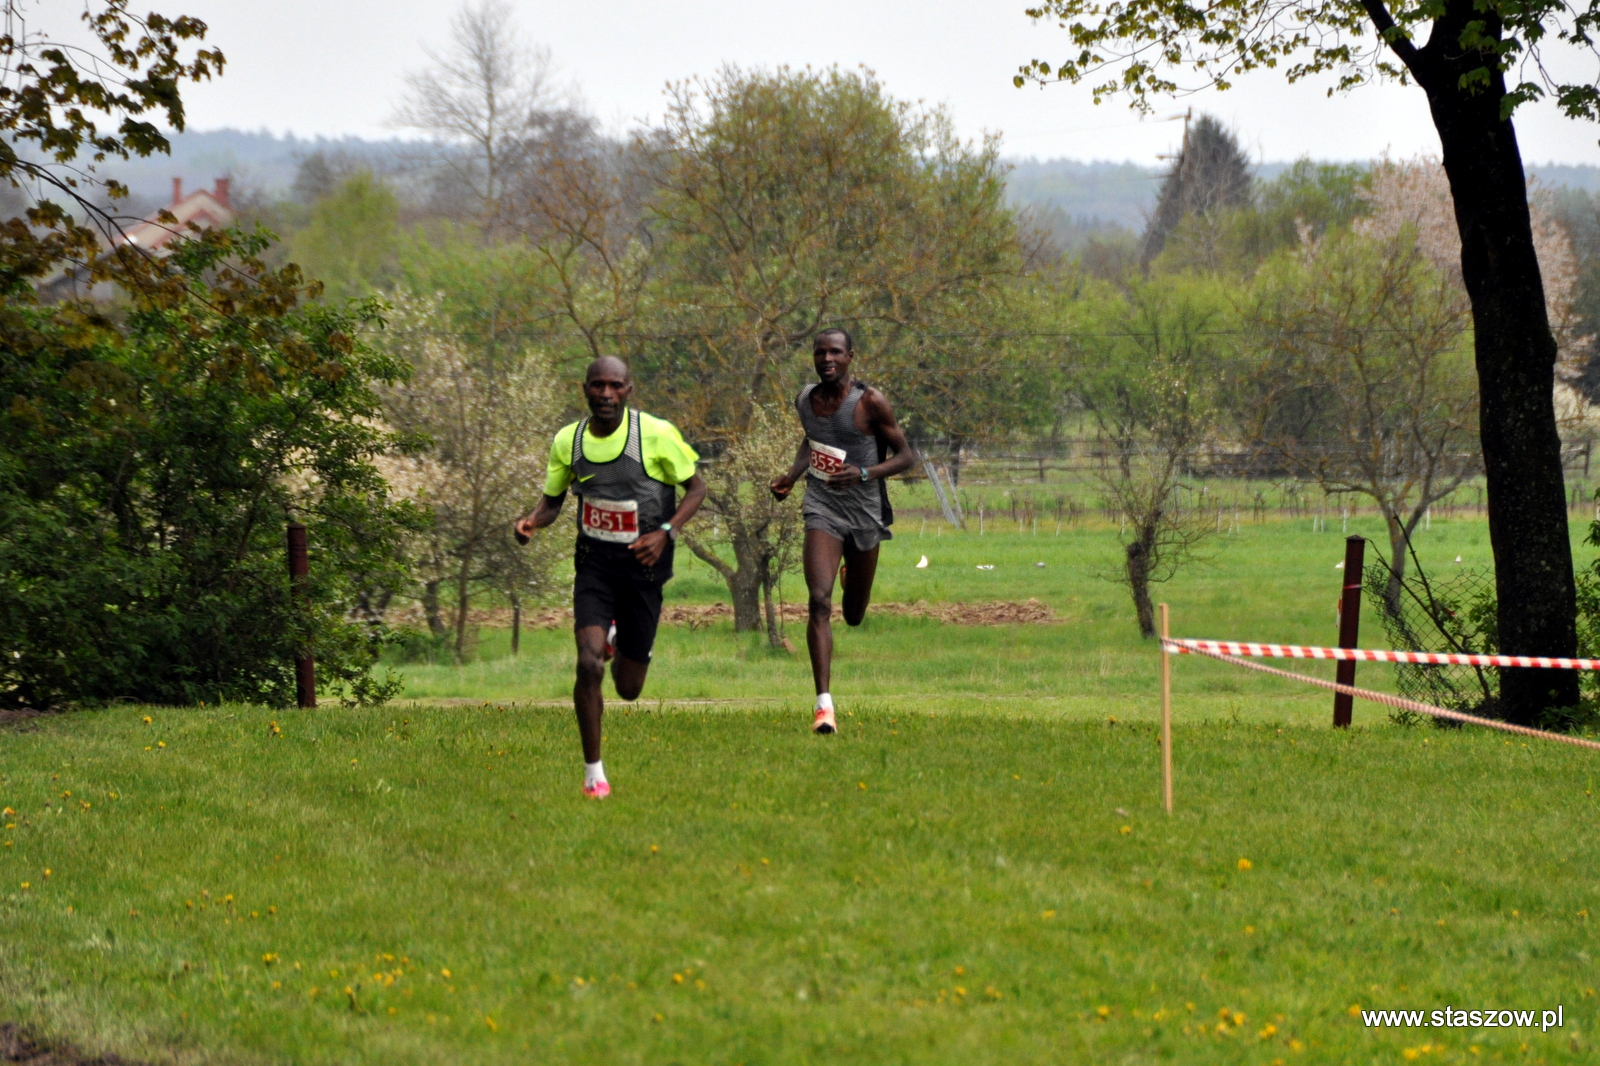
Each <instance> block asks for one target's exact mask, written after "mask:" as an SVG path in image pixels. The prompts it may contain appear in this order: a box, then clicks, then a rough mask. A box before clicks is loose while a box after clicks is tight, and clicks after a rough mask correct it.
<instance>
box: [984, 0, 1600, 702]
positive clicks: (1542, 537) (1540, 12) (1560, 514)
mask: <svg viewBox="0 0 1600 1066" xmlns="http://www.w3.org/2000/svg"><path fill="white" fill-rule="evenodd" d="M1029 14H1030V15H1031V16H1032V17H1034V18H1036V19H1039V18H1050V19H1053V20H1055V21H1056V22H1057V23H1058V24H1059V25H1060V26H1062V27H1063V28H1065V29H1066V30H1067V31H1068V34H1069V35H1070V37H1071V40H1072V47H1073V49H1074V51H1073V53H1072V55H1070V56H1069V57H1068V58H1067V59H1066V60H1064V61H1063V62H1062V63H1060V64H1059V65H1058V66H1052V65H1051V64H1050V63H1048V62H1046V61H1044V60H1035V61H1033V62H1032V63H1030V64H1028V65H1027V66H1025V67H1023V68H1022V70H1021V72H1020V73H1019V74H1018V75H1017V77H1016V82H1017V84H1018V85H1022V84H1024V83H1025V82H1026V81H1027V79H1029V78H1035V79H1039V80H1041V81H1044V80H1053V79H1065V80H1067V81H1073V82H1076V81H1080V80H1082V79H1084V78H1086V77H1091V76H1094V75H1095V73H1096V72H1097V71H1101V70H1106V69H1108V68H1110V69H1112V70H1113V73H1112V76H1111V77H1109V78H1108V79H1107V80H1106V81H1104V82H1102V83H1101V84H1099V85H1097V86H1096V87H1095V90H1094V91H1095V98H1096V99H1097V100H1098V99H1100V98H1102V97H1104V96H1106V95H1108V94H1112V93H1116V92H1126V93H1129V94H1131V96H1132V98H1133V102H1134V104H1135V105H1136V106H1143V107H1148V106H1149V104H1148V100H1149V97H1150V96H1151V95H1152V94H1160V93H1170V92H1173V91H1174V90H1176V89H1178V88H1179V85H1178V83H1177V82H1176V81H1175V80H1173V79H1174V78H1176V77H1178V76H1179V74H1178V73H1177V72H1178V71H1182V70H1189V71H1192V72H1194V73H1195V75H1196V76H1197V78H1198V80H1199V81H1200V82H1201V83H1202V84H1206V85H1211V86H1215V87H1217V88H1227V87H1228V86H1229V85H1230V80H1231V79H1232V78H1234V77H1237V76H1239V75H1240V74H1243V73H1246V72H1248V71H1251V70H1256V69H1258V68H1262V67H1277V66H1278V65H1280V64H1282V65H1283V66H1284V68H1285V74H1286V76H1287V77H1288V78H1289V80H1290V81H1297V80H1299V79H1301V78H1305V77H1309V76H1313V75H1317V74H1322V73H1325V72H1330V71H1336V72H1338V74H1339V83H1338V84H1339V87H1340V88H1341V89H1349V88H1354V87H1355V86H1358V85H1361V84H1364V83H1366V82H1368V81H1370V80H1374V79H1378V78H1395V79H1398V80H1400V81H1401V82H1402V83H1408V82H1415V83H1416V84H1417V85H1418V86H1420V87H1421V88H1422V90H1423V92H1424V93H1426V95H1427V98H1428V106H1429V109H1430V110H1431V112H1432V114H1433V121H1434V126H1435V128H1436V129H1437V130H1438V132H1439V139H1440V143H1441V145H1442V147H1443V150H1444V168H1445V172H1446V173H1447V174H1448V175H1449V179H1450V189H1451V192H1452V193H1453V198H1454V203H1455V216H1456V225H1457V229H1458V232H1459V234H1460V237H1461V275H1462V280H1463V281H1464V283H1465V285H1466V289H1467V293H1468V295H1469V297H1470V298H1471V302H1472V312H1473V320H1474V331H1473V337H1474V346H1475V349H1474V354H1475V363H1476V367H1477V374H1478V395H1479V405H1480V411H1479V431H1480V436H1481V440H1482V445H1483V456H1484V466H1485V470H1486V473H1487V480H1488V490H1489V499H1490V507H1489V537H1490V542H1491V544H1492V546H1493V549H1494V557H1495V585H1496V589H1497V594H1498V621H1497V625H1498V628H1499V633H1500V640H1501V645H1502V649H1503V650H1504V651H1506V652H1509V653H1513V654H1526V655H1549V656H1571V655H1573V654H1575V649H1576V647H1577V643H1576V642H1577V630H1576V628H1575V626H1576V623H1575V617H1576V610H1577V607H1576V599H1575V596H1576V593H1575V589H1574V585H1573V570H1572V549H1571V541H1570V539H1569V535H1568V532H1567V513H1566V488H1565V485H1564V482H1563V475H1562V467H1561V436H1560V433H1559V431H1558V429H1557V426H1556V413H1555V405H1554V401H1553V397H1552V391H1553V386H1554V384H1555V365H1556V340H1555V338H1554V336H1553V335H1552V333H1551V329H1550V322H1549V320H1548V318H1547V317H1546V314H1545V298H1544V288H1543V284H1542V281H1541V279H1540V276H1539V263H1538V258H1537V256H1536V254H1535V251H1534V239H1533V230H1532V225H1531V222H1530V219H1529V212H1528V196H1527V185H1526V182H1525V179H1524V176H1523V168H1522V157H1521V153H1520V150H1519V149H1518V146H1517V137H1516V130H1515V128H1514V126H1513V124H1512V115H1513V113H1514V112H1515V110H1516V109H1517V107H1518V106H1520V105H1521V104H1524V103H1527V102H1529V101H1531V100H1534V99H1537V98H1539V97H1541V96H1544V95H1547V94H1553V95H1554V96H1555V99H1556V102H1557V104H1558V105H1559V106H1560V107H1561V108H1562V110H1563V111H1564V112H1565V113H1566V114H1568V115H1569V116H1572V117H1574V118H1588V119H1595V118H1600V86H1597V85H1595V84H1593V83H1583V82H1567V83H1558V82H1556V81H1554V80H1553V79H1552V78H1551V77H1550V76H1549V74H1548V73H1547V72H1548V70H1549V68H1548V67H1546V66H1545V65H1544V64H1543V63H1542V62H1541V54H1542V51H1543V49H1544V48H1545V46H1546V45H1547V44H1548V43H1550V42H1552V41H1554V42H1565V43H1569V44H1574V45H1578V46H1580V47H1582V46H1587V45H1588V44H1589V42H1590V41H1591V34H1592V33H1593V31H1594V29H1595V27H1596V26H1597V25H1600V0H1588V3H1587V4H1584V3H1579V4H1577V5H1569V4H1567V3H1565V2H1564V0H1533V2H1531V3H1521V2H1517V3H1513V2H1511V0H1426V2H1424V0H1394V2H1392V3H1386V2H1385V0H1316V2H1313V3H1299V2H1291V0H1203V2H1202V3H1200V4H1198V5H1196V4H1188V3H1179V2H1177V0H1126V2H1116V3H1111V2H1107V0H1044V2H1043V3H1040V4H1039V5H1038V6H1037V7H1034V8H1031V9H1030V10H1029ZM1424 36H1425V37H1426V40H1425V41H1423V42H1422V43H1419V41H1421V38H1422V37H1424ZM1513 68H1521V69H1524V70H1528V71H1530V72H1532V73H1533V76H1534V77H1535V78H1537V79H1538V80H1529V81H1521V82H1517V83H1516V84H1511V83H1509V82H1508V80H1507V72H1508V71H1510V70H1512V69H1513ZM1502 695H1503V697H1504V700H1505V708H1506V712H1507V716H1508V718H1510V719H1511V720H1512V721H1515V722H1521V723H1532V722H1535V721H1537V720H1538V718H1539V715H1540V712H1541V711H1542V710H1543V709H1544V708H1546V707H1549V706H1570V705H1572V704H1574V703H1576V702H1577V699H1578V685H1577V679H1576V677H1575V676H1574V675H1573V673H1572V672H1571V671H1548V670H1510V671H1506V675H1505V678H1504V680H1503V685H1502Z"/></svg>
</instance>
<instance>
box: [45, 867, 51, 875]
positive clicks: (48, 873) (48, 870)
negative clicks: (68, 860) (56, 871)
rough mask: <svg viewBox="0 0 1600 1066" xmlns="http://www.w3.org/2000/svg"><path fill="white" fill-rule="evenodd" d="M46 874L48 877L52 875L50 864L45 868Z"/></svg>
mask: <svg viewBox="0 0 1600 1066" xmlns="http://www.w3.org/2000/svg"><path fill="white" fill-rule="evenodd" d="M44 875H45V876H46V877H49V876H50V867H48V866H46V867H45V868H44Z"/></svg>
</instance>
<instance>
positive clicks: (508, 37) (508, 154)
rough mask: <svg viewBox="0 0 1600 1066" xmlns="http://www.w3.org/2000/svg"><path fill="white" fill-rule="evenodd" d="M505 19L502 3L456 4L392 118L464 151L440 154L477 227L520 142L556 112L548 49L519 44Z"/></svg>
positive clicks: (497, 202) (489, 212)
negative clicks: (441, 46)
mask: <svg viewBox="0 0 1600 1066" xmlns="http://www.w3.org/2000/svg"><path fill="white" fill-rule="evenodd" d="M513 17H514V16H513V12H512V8H511V5H510V4H509V3H508V2H507V0H479V2H478V3H476V4H465V5H463V6H462V7H461V8H460V9H459V10H458V11H457V12H456V15H455V18H454V19H452V20H451V23H450V47H449V48H448V50H446V51H444V52H436V51H434V50H433V49H431V48H430V49H427V55H428V58H429V59H430V60H431V61H432V63H433V66H432V67H430V68H428V69H426V70H422V71H416V72H413V73H409V74H407V75H406V79H405V80H406V95H405V98H404V100H403V101H402V102H401V104H400V106H399V107H398V108H397V109H396V111H395V114H394V118H393V120H392V121H393V123H394V124H395V125H396V126H399V127H402V128H405V129H414V130H419V131H421V132H423V133H427V134H430V135H432V136H433V137H436V138H438V139H439V140H440V141H442V142H444V143H445V144H449V145H454V146H457V147H460V148H463V149H465V151H466V154H465V155H447V156H445V160H444V161H445V165H446V168H447V170H449V172H450V173H451V174H453V175H454V177H455V180H456V181H457V182H458V183H460V184H462V185H464V186H466V187H467V188H469V189H470V190H471V192H472V196H473V199H474V200H475V202H476V210H477V214H478V217H479V221H480V224H481V225H483V226H484V227H485V228H488V227H490V226H492V225H493V223H494V221H495V219H496V217H497V215H498V213H499V211H500V208H501V201H502V198H503V197H504V195H505V186H506V180H507V176H508V175H509V174H510V173H512V172H513V171H514V170H515V169H516V167H517V166H518V162H519V158H520V156H521V154H522V152H523V150H524V142H525V141H526V140H527V139H528V138H529V136H530V134H531V133H532V132H533V131H534V130H535V129H536V128H537V126H538V125H539V124H540V123H541V121H542V120H544V119H545V118H546V116H548V114H549V113H550V112H553V111H557V110H560V109H559V108H558V106H557V94H556V92H555V88H554V86H553V85H552V84H551V76H550V54H549V52H547V51H546V50H544V49H542V48H535V47H531V46H529V45H527V44H525V43H523V41H522V40H521V37H520V35H519V34H518V33H517V29H516V26H515V25H514V23H513V21H512V20H513Z"/></svg>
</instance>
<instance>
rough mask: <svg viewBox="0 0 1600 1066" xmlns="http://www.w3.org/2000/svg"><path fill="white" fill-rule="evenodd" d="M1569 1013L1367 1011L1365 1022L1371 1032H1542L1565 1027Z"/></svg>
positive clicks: (1561, 1011)
mask: <svg viewBox="0 0 1600 1066" xmlns="http://www.w3.org/2000/svg"><path fill="white" fill-rule="evenodd" d="M1564 1014H1565V1010H1564V1008H1562V1007H1557V1008H1556V1009H1555V1010H1457V1009H1456V1008H1454V1007H1444V1008H1442V1009H1439V1010H1364V1011H1362V1012H1361V1021H1362V1023H1363V1024H1364V1025H1366V1026H1367V1028H1369V1029H1383V1028H1397V1029H1538V1030H1539V1031H1540V1032H1541V1033H1544V1032H1548V1031H1550V1030H1551V1029H1559V1028H1561V1026H1562V1021H1563V1016H1564Z"/></svg>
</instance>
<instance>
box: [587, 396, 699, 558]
mask: <svg viewBox="0 0 1600 1066" xmlns="http://www.w3.org/2000/svg"><path fill="white" fill-rule="evenodd" d="M588 428H589V419H587V418H585V419H584V420H583V421H581V422H579V423H578V426H577V430H576V431H575V432H574V433H573V435H572V490H573V494H574V495H575V496H577V497H578V546H577V553H576V554H577V560H578V561H579V562H583V561H584V560H585V559H592V560H596V561H603V562H605V563H607V564H610V565H612V566H613V568H620V569H622V570H624V571H627V572H630V573H634V574H635V576H640V577H644V578H645V579H647V580H652V581H665V580H666V579H667V578H669V577H671V576H672V542H671V541H670V540H669V541H668V542H667V547H666V550H665V551H664V552H663V553H662V555H661V558H660V560H658V561H657V562H656V565H655V566H653V567H648V568H646V567H642V566H640V565H639V562H638V560H637V559H635V558H634V556H633V552H632V551H630V550H629V548H628V545H629V544H632V543H633V542H634V541H635V540H638V539H639V537H641V536H643V535H644V534H646V533H654V532H655V531H656V530H658V529H660V528H661V523H663V522H665V521H666V520H667V519H669V518H671V517H672V514H673V512H674V511H675V510H676V509H677V493H676V492H675V491H674V488H673V486H671V485H668V484H667V483H666V482H664V481H657V480H656V479H655V478H653V477H651V476H650V475H649V474H648V473H647V472H646V471H645V466H644V436H643V433H642V432H641V429H640V426H639V412H638V411H636V410H634V409H633V408H631V407H630V408H629V409H628V418H627V421H626V423H625V424H624V425H623V426H619V427H618V428H619V429H622V430H623V432H625V433H627V435H628V436H627V440H626V441H625V442H624V443H623V446H622V454H621V455H618V456H617V457H616V458H615V459H612V460H610V461H609V462H604V463H599V462H595V461H594V460H593V459H590V458H588V457H587V456H585V455H584V454H583V435H584V432H585V431H586V430H588Z"/></svg>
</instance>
